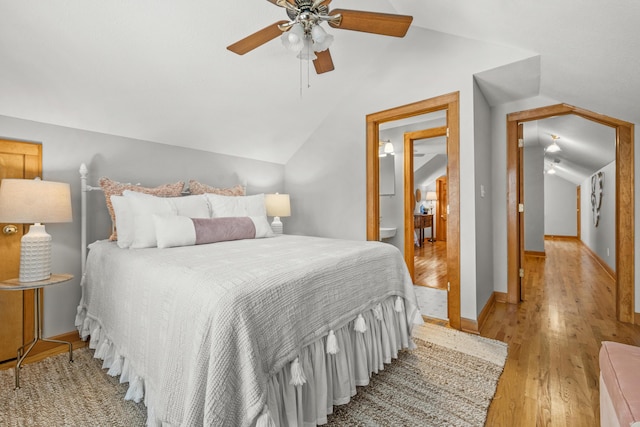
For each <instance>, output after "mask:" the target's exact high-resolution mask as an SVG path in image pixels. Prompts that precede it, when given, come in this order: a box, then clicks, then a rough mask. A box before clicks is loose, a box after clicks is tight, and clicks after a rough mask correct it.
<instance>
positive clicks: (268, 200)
mask: <svg viewBox="0 0 640 427" xmlns="http://www.w3.org/2000/svg"><path fill="white" fill-rule="evenodd" d="M264 203H265V206H266V208H267V215H268V216H272V217H273V222H272V223H271V229H272V230H273V232H274V233H276V234H282V222H281V221H280V217H286V216H291V203H290V201H289V195H288V194H278V193H276V194H265V196H264Z"/></svg>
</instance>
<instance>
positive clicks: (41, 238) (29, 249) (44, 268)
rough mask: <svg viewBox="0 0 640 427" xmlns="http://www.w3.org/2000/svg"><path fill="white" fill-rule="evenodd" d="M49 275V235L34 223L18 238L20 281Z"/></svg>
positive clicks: (31, 280) (40, 225) (39, 278)
mask: <svg viewBox="0 0 640 427" xmlns="http://www.w3.org/2000/svg"><path fill="white" fill-rule="evenodd" d="M50 276H51V236H50V235H49V234H48V233H47V232H46V230H45V229H44V225H42V224H39V223H36V224H33V225H32V226H31V227H29V232H28V233H27V234H25V235H24V236H22V239H21V240H20V281H21V282H37V281H39V280H47V279H48V278H49V277H50Z"/></svg>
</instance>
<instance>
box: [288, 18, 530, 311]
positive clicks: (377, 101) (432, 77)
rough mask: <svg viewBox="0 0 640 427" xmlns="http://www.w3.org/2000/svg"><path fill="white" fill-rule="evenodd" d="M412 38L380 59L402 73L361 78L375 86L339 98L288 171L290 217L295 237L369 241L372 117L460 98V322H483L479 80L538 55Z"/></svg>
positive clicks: (423, 34)
mask: <svg viewBox="0 0 640 427" xmlns="http://www.w3.org/2000/svg"><path fill="white" fill-rule="evenodd" d="M406 38H408V39H409V40H406V43H397V44H396V43H391V44H390V45H388V46H387V48H386V49H381V50H380V51H379V52H376V54H377V55H379V56H380V57H381V58H385V59H384V60H385V61H386V62H387V63H391V64H398V66H397V68H391V69H390V68H389V67H385V68H384V69H382V68H380V69H378V68H376V67H372V69H371V73H370V74H369V75H363V76H362V79H363V80H364V81H366V82H369V83H370V84H365V85H362V86H358V88H360V87H363V88H364V89H358V88H354V92H345V93H341V94H336V96H341V97H342V102H341V103H340V104H339V105H340V106H339V108H336V109H335V111H333V112H332V114H330V115H329V116H328V117H327V120H326V121H325V122H324V123H323V124H322V125H321V126H320V127H319V128H318V129H317V130H316V132H314V133H313V134H312V135H311V136H310V137H309V139H308V140H307V142H306V143H305V144H304V145H303V146H302V147H301V148H300V150H299V151H298V152H297V153H296V154H295V155H294V156H293V157H292V158H291V160H290V161H289V162H288V163H287V164H286V167H285V181H286V191H287V192H289V193H290V194H295V195H296V197H297V200H296V204H295V205H294V207H295V209H296V212H299V213H300V215H298V214H296V217H295V218H294V217H291V218H290V222H289V223H290V224H291V228H290V230H293V231H294V232H296V233H310V234H315V235H322V236H328V237H340V238H347V239H357V240H364V239H366V168H365V159H366V143H365V141H366V128H365V123H366V122H365V117H366V115H367V114H370V113H374V112H378V111H383V110H386V109H389V108H393V107H397V106H400V105H405V104H409V103H412V102H416V101H420V100H423V99H429V98H432V97H435V96H438V95H442V94H446V93H451V92H455V91H460V171H461V177H460V178H461V182H460V208H461V215H460V232H461V245H460V247H461V252H460V261H461V272H460V273H461V315H462V317H464V318H468V319H477V304H476V273H477V272H476V218H475V216H476V213H477V212H476V205H475V191H476V179H475V147H474V118H473V117H474V103H473V77H472V75H473V73H475V72H479V71H481V70H486V69H490V68H494V67H496V66H498V65H502V64H505V63H510V62H514V61H518V60H522V59H524V58H527V57H530V56H531V54H530V53H527V52H523V51H518V50H514V49H511V48H507V47H501V46H495V45H490V44H486V43H482V42H477V41H473V40H469V39H464V38H460V37H454V36H450V35H446V34H442V33H437V32H433V31H428V30H424V29H421V28H417V27H416V28H412V30H411V31H410V32H409V33H408V34H407V36H406ZM408 46H411V49H409V48H408ZM415 46H421V47H422V51H419V52H416V50H415ZM503 126H504V125H503ZM292 203H293V202H292ZM505 210H506V209H505ZM486 215H491V212H488V213H486Z"/></svg>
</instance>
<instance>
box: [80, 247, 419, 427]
mask: <svg viewBox="0 0 640 427" xmlns="http://www.w3.org/2000/svg"><path fill="white" fill-rule="evenodd" d="M392 295H399V296H401V297H403V298H404V301H405V308H406V309H405V313H406V316H407V324H408V325H412V324H413V321H414V320H416V319H415V318H416V316H417V317H419V312H418V310H417V304H416V299H415V293H414V291H413V285H412V282H411V278H410V277H409V275H408V272H407V269H406V266H405V264H404V260H403V258H402V256H401V254H400V252H399V251H398V250H397V249H396V248H395V247H393V246H391V245H388V244H384V243H379V242H356V241H343V240H334V239H322V238H312V237H302V236H279V237H276V238H271V239H260V240H238V241H232V242H224V243H216V244H211V245H200V246H190V247H180V248H172V249H155V248H154V249H142V250H128V249H120V248H118V247H117V245H116V244H115V243H113V242H106V241H101V242H96V243H93V244H92V245H91V246H90V253H89V256H88V259H87V270H86V274H85V277H84V280H83V298H82V301H81V302H80V306H79V308H78V313H79V314H78V318H79V319H80V324H79V328H80V329H81V330H82V333H83V335H87V334H88V333H91V332H92V331H89V330H88V329H89V328H90V327H91V326H90V325H95V324H98V325H99V326H100V330H99V332H98V331H96V332H95V334H100V340H101V341H102V342H103V343H104V342H106V343H107V344H108V345H109V346H111V347H113V351H114V352H115V354H116V356H115V357H122V360H125V361H126V363H127V365H128V366H127V368H128V369H130V370H131V371H132V372H135V377H136V380H142V381H143V382H144V392H145V402H146V403H147V406H148V408H149V414H150V417H151V416H152V417H153V418H154V419H150V420H149V422H150V424H154V423H158V422H162V423H168V424H170V425H233V426H240V425H242V426H246V425H251V424H252V423H253V422H255V419H256V417H257V416H258V415H260V412H261V411H262V409H263V407H264V404H265V400H266V390H267V387H266V384H267V381H268V379H269V377H270V376H271V375H273V374H274V373H276V372H278V371H279V370H281V369H282V368H283V366H284V365H285V364H286V363H289V362H291V361H292V360H293V359H294V358H295V357H296V355H297V354H298V353H299V352H300V350H301V349H302V348H303V347H304V346H306V345H308V344H310V343H311V342H313V341H316V340H318V339H319V338H320V337H322V336H325V335H327V334H328V332H329V331H330V330H332V329H335V328H337V327H340V326H342V325H344V324H346V323H347V322H348V321H350V320H353V319H354V318H355V317H356V316H357V315H358V314H359V313H361V312H362V311H364V310H367V309H371V308H372V307H373V306H374V305H375V304H377V303H378V302H380V301H382V300H383V299H385V298H387V297H389V296H392ZM418 321H419V320H418ZM93 338H94V337H92V340H93Z"/></svg>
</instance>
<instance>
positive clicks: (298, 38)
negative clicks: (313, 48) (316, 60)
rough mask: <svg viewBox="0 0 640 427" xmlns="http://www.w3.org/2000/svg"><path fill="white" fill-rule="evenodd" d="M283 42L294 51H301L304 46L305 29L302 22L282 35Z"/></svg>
mask: <svg viewBox="0 0 640 427" xmlns="http://www.w3.org/2000/svg"><path fill="white" fill-rule="evenodd" d="M280 39H281V40H282V44H283V45H284V47H286V48H287V49H289V50H291V51H293V52H296V53H297V52H300V51H301V50H302V48H303V47H304V39H305V36H304V29H303V28H302V25H300V24H294V25H292V26H291V29H290V30H289V31H287V32H286V33H284V34H282V36H280Z"/></svg>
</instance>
